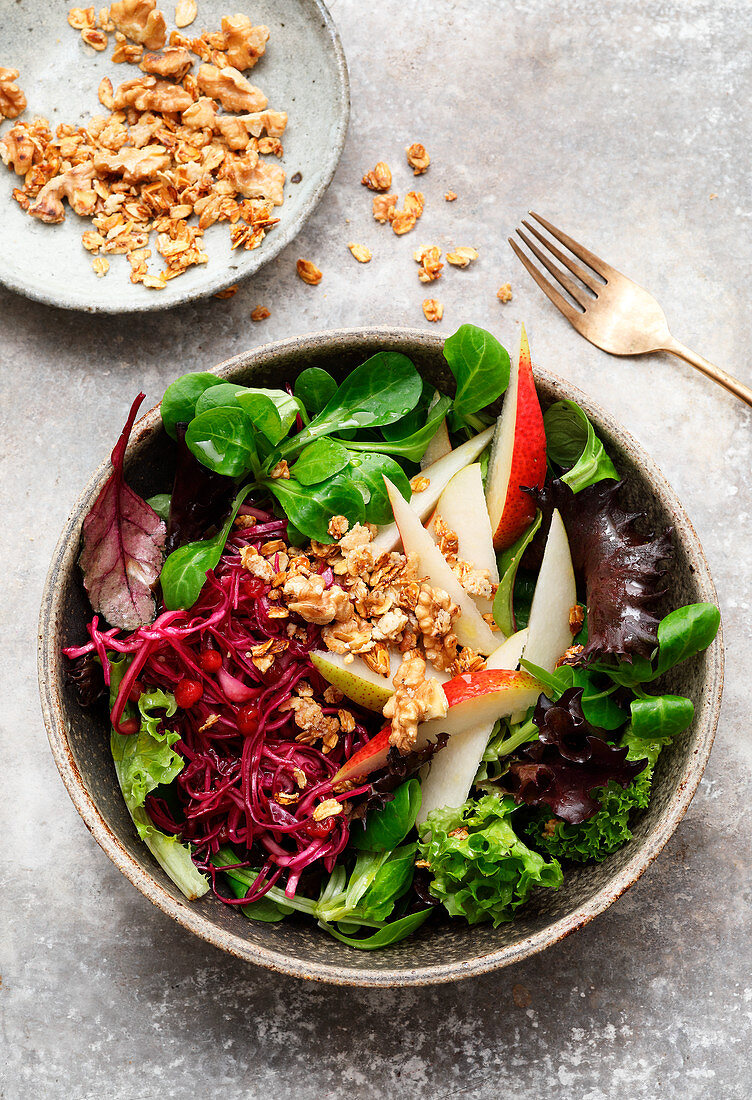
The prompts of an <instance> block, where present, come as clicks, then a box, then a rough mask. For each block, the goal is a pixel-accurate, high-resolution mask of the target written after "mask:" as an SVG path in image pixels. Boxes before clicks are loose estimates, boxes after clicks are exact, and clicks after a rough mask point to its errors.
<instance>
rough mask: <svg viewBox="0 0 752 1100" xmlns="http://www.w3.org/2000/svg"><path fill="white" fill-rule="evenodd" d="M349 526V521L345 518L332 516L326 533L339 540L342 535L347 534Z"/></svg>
mask: <svg viewBox="0 0 752 1100" xmlns="http://www.w3.org/2000/svg"><path fill="white" fill-rule="evenodd" d="M349 526H350V521H349V519H348V518H347V516H332V518H331V519H330V520H329V524H328V526H327V531H328V532H329V534H330V535H331V536H332V538H333V539H341V538H342V536H343V535H346V534H347V529H348V527H349Z"/></svg>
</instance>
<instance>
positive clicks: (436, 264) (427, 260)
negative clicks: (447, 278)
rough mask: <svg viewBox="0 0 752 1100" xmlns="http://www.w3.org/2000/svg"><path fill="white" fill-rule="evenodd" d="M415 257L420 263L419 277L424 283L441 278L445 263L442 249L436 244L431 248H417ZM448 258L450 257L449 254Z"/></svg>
mask: <svg viewBox="0 0 752 1100" xmlns="http://www.w3.org/2000/svg"><path fill="white" fill-rule="evenodd" d="M413 259H414V260H415V262H416V263H418V264H420V268H419V269H418V278H419V279H420V281H421V282H422V283H432V282H434V280H436V279H438V278H440V276H441V272H442V271H443V270H444V265H443V263H441V249H440V248H438V247H436V246H435V245H434V246H433V247H431V248H416V250H415V251H414V252H413ZM447 259H449V257H448V256H447Z"/></svg>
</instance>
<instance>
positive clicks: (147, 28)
mask: <svg viewBox="0 0 752 1100" xmlns="http://www.w3.org/2000/svg"><path fill="white" fill-rule="evenodd" d="M156 7H157V0H115V2H114V3H113V4H111V5H110V19H111V21H112V22H113V23H114V25H115V27H116V28H117V29H118V30H119V31H122V32H123V34H125V35H127V36H128V38H130V39H131V40H132V41H133V42H139V43H140V44H141V45H142V46H146V48H147V50H161V49H162V47H163V46H164V44H165V40H166V37H167V32H166V27H165V18H164V15H163V14H162V12H161V11H157V10H156Z"/></svg>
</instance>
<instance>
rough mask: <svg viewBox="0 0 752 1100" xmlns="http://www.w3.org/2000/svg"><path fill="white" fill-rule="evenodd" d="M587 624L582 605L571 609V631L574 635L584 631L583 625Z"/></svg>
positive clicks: (576, 605)
mask: <svg viewBox="0 0 752 1100" xmlns="http://www.w3.org/2000/svg"><path fill="white" fill-rule="evenodd" d="M584 622H585V612H584V611H583V609H582V607H581V606H580V604H578V603H576V604H575V605H574V607H570V609H569V629H570V630H571V632H572V634H579V632H580V631H581V630H582V624H583V623H584Z"/></svg>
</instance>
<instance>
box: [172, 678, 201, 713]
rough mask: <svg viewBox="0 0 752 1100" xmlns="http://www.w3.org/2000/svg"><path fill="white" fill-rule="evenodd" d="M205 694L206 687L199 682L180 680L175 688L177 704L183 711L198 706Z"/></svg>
mask: <svg viewBox="0 0 752 1100" xmlns="http://www.w3.org/2000/svg"><path fill="white" fill-rule="evenodd" d="M203 694H204V685H203V684H201V683H199V681H198V680H188V679H184V680H180V681H179V683H178V685H177V687H176V688H175V702H176V703H177V705H178V706H179V707H181V708H182V709H183V710H188V709H189V708H190V707H193V706H195V705H196V703H197V702H198V701H199V699H200V698H201V696H202V695H203Z"/></svg>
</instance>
